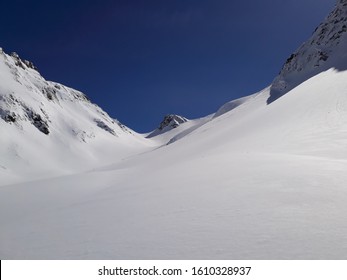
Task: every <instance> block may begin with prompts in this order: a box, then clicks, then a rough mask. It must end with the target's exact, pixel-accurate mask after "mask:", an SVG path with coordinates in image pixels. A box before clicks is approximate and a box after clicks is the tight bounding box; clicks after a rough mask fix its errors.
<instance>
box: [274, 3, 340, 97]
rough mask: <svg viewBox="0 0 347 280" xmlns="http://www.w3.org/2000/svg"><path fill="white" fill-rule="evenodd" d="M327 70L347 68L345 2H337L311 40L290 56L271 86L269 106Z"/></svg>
mask: <svg viewBox="0 0 347 280" xmlns="http://www.w3.org/2000/svg"><path fill="white" fill-rule="evenodd" d="M330 68H335V69H337V70H339V71H343V70H346V69H347V0H339V1H338V2H337V4H336V7H335V9H334V10H333V11H332V12H331V13H330V14H329V15H328V17H327V18H326V19H325V20H324V21H323V22H322V23H321V24H320V25H319V26H318V27H317V28H316V30H315V31H314V32H313V34H312V36H311V38H310V39H309V40H308V41H306V42H305V43H304V44H302V45H301V47H300V48H299V49H298V50H297V51H295V52H294V53H293V54H291V55H290V57H289V58H288V59H287V61H286V62H285V64H284V66H283V68H282V70H281V71H280V73H279V75H278V76H277V77H276V78H275V80H274V81H273V83H272V85H271V93H270V98H269V99H268V103H271V102H272V101H274V100H276V99H277V98H279V97H281V96H282V95H284V94H286V93H287V92H288V91H290V90H291V89H293V88H295V87H296V86H298V85H299V84H301V83H302V82H304V81H306V80H307V79H309V78H311V77H313V76H315V75H317V74H319V73H321V72H323V71H326V70H328V69H330Z"/></svg>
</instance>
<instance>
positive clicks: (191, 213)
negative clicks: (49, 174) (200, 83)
mask: <svg viewBox="0 0 347 280" xmlns="http://www.w3.org/2000/svg"><path fill="white" fill-rule="evenodd" d="M345 2H346V1H339V2H338V3H339V4H338V7H339V8H342V9H343V13H344V12H345V10H346V9H347V7H346V5H344V4H345ZM336 24H337V25H338V22H337V23H336ZM345 40H346V39H345V37H341V38H340V43H339V44H338V45H330V41H324V43H323V41H322V43H321V45H320V47H321V48H323V49H326V48H325V44H327V46H329V50H330V51H331V53H330V57H335V56H336V57H335V58H336V61H337V60H338V54H339V55H341V61H343V60H344V53H343V51H342V49H340V46H341V45H343V44H345ZM303 56H305V54H301V55H297V56H296V58H295V59H297V60H298V61H301V60H302V59H303ZM327 61H329V60H327ZM306 67H308V68H307V69H306V70H305V71H308V72H309V66H306ZM324 69H325V68H321V69H320V71H319V73H316V74H314V73H313V72H312V73H311V74H310V75H308V76H309V78H308V79H307V80H302V81H301V82H300V83H298V84H296V86H295V87H293V88H291V89H290V90H289V87H287V91H286V94H284V95H282V96H281V98H278V99H273V100H272V102H270V103H269V102H268V101H269V98H270V100H271V98H272V94H273V85H274V84H276V81H275V82H274V84H273V85H272V87H268V88H266V89H264V90H262V91H260V92H259V93H256V94H253V95H251V96H249V97H246V98H243V99H241V100H236V101H232V102H229V103H228V104H226V105H224V106H223V107H222V108H221V109H220V110H219V112H217V113H216V115H215V117H214V118H212V116H209V117H208V118H207V119H205V120H204V123H198V127H195V128H194V129H192V130H190V128H187V129H184V126H189V125H191V124H192V123H191V122H192V121H188V122H185V123H183V124H180V125H179V126H178V127H177V128H175V129H171V130H170V131H168V132H166V133H163V134H161V135H157V136H156V137H153V138H151V139H145V140H144V141H148V144H146V145H154V143H165V141H161V140H159V138H160V137H168V138H167V139H166V140H169V138H170V139H172V136H173V135H170V134H171V133H172V134H176V132H177V131H179V130H182V131H181V133H183V134H184V137H181V138H180V141H171V144H170V145H162V146H160V148H157V149H153V150H151V151H147V152H143V153H138V154H134V155H132V156H131V157H127V158H124V159H123V160H121V161H120V160H118V161H117V160H116V161H115V162H113V163H111V164H107V163H105V164H104V165H102V164H101V163H100V164H99V166H96V167H95V168H94V169H93V170H91V171H89V172H81V173H79V174H78V173H76V174H72V175H70V176H60V177H56V178H53V179H46V180H41V181H35V182H26V183H20V184H13V185H5V184H2V186H1V187H0V224H1V227H0V258H1V259H47V258H49V259H346V258H347V253H346V252H347V219H346V217H345V213H346V211H347V188H346V182H347V172H346V170H347V71H345V70H343V68H338V67H335V65H334V67H333V68H329V69H325V70H324ZM293 75H295V72H293ZM289 76H290V75H289V74H288V76H286V75H284V76H283V77H284V79H287V77H289ZM293 77H294V76H293ZM286 81H287V82H291V80H286ZM297 81H299V79H298V80H297ZM10 119H11V118H10ZM29 124H30V122H29V123H28V125H29ZM30 125H31V124H30ZM32 126H33V125H31V127H32ZM192 127H194V126H191V128H192ZM34 128H35V130H33V131H38V129H37V128H36V127H34ZM175 131H176V132H175ZM38 132H39V134H38V135H42V136H47V135H45V134H44V133H42V132H40V131H38ZM187 132H189V133H187ZM52 134H53V132H52V133H51V132H50V134H49V135H52ZM106 135H108V134H106ZM178 135H179V134H176V136H178ZM176 136H174V137H176ZM157 137H159V138H157ZM9 139H10V138H9ZM156 139H158V140H156ZM162 139H163V138H162ZM149 143H151V144H149ZM146 145H145V146H146ZM155 145H156V144H155ZM141 151H143V150H141Z"/></svg>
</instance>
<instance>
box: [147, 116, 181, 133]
mask: <svg viewBox="0 0 347 280" xmlns="http://www.w3.org/2000/svg"><path fill="white" fill-rule="evenodd" d="M187 121H188V119H186V118H185V117H182V116H179V115H175V114H168V115H165V117H164V119H163V120H162V121H161V123H160V124H159V126H158V128H157V129H156V130H154V131H153V132H152V133H150V134H149V135H148V136H147V138H151V137H154V136H157V135H159V134H163V133H165V132H167V131H170V130H172V129H175V128H176V127H178V126H179V125H181V124H183V123H185V122H187Z"/></svg>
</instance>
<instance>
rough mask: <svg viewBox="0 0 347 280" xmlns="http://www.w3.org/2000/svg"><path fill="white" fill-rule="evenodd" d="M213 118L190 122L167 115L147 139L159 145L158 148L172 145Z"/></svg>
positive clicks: (207, 117)
mask: <svg viewBox="0 0 347 280" xmlns="http://www.w3.org/2000/svg"><path fill="white" fill-rule="evenodd" d="M211 118H212V115H209V116H206V117H203V118H199V119H194V120H188V119H187V118H184V117H181V116H178V115H167V116H165V117H164V119H163V121H162V122H161V123H160V125H159V127H158V128H157V129H155V130H154V131H152V132H150V133H149V134H148V135H147V136H146V138H148V139H151V140H152V141H153V142H154V143H157V145H158V146H162V145H167V144H171V143H173V142H175V141H177V140H179V139H181V138H183V137H185V136H186V135H188V134H189V133H191V132H192V131H194V130H195V129H197V128H198V127H200V126H202V125H203V124H205V123H206V122H208V121H209V120H210V119H211Z"/></svg>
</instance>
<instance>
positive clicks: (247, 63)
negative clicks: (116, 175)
mask: <svg viewBox="0 0 347 280" xmlns="http://www.w3.org/2000/svg"><path fill="white" fill-rule="evenodd" d="M334 4H335V0H248V1H236V0H235V1H234V0H95V1H93V0H91V1H89V0H73V1H72V0H45V1H41V0H38V1H35V0H33V1H17V0H11V1H2V2H1V5H0V9H1V16H0V47H2V48H4V50H5V51H6V52H7V53H9V52H11V51H16V52H17V53H18V54H19V55H20V56H21V57H22V58H24V59H28V60H31V61H33V62H34V64H35V65H36V66H37V67H38V68H39V70H40V73H41V74H42V75H43V76H44V77H45V78H46V79H48V80H52V81H57V82H60V83H62V84H65V85H68V86H70V87H73V88H75V89H78V90H81V91H83V92H84V93H85V94H87V95H88V96H89V98H90V99H91V100H92V101H93V102H94V103H97V104H98V105H99V106H101V107H102V108H103V109H104V110H105V111H107V112H108V113H109V114H110V115H111V116H112V117H114V118H117V119H119V120H120V121H121V122H122V123H124V124H125V125H127V126H129V127H130V128H132V129H134V130H136V131H139V132H146V131H150V130H152V129H154V128H155V127H156V126H157V125H158V124H159V122H160V121H161V119H162V117H163V116H164V115H165V114H168V113H175V114H180V115H183V116H185V117H187V118H197V117H202V116H205V115H208V114H210V113H212V112H215V111H216V110H217V109H218V108H219V107H220V106H221V105H223V104H224V103H225V102H227V101H230V100H232V99H235V98H238V97H241V96H245V95H249V94H252V93H254V92H257V91H259V90H261V89H263V88H264V87H266V86H267V85H269V84H270V83H271V81H272V80H273V78H274V77H275V76H276V75H277V73H278V72H279V71H280V69H281V67H282V65H283V63H284V61H285V60H286V58H287V57H288V56H289V55H290V54H291V53H292V52H293V51H295V49H297V48H298V47H299V46H300V44H301V43H302V42H303V41H305V40H306V39H308V37H309V36H310V35H311V34H312V32H313V30H314V29H315V27H316V26H317V25H318V24H319V23H320V22H321V21H322V20H323V19H324V17H325V16H326V15H327V14H328V13H329V12H330V11H331V10H332V9H333V7H334ZM0 82H1V81H0Z"/></svg>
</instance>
